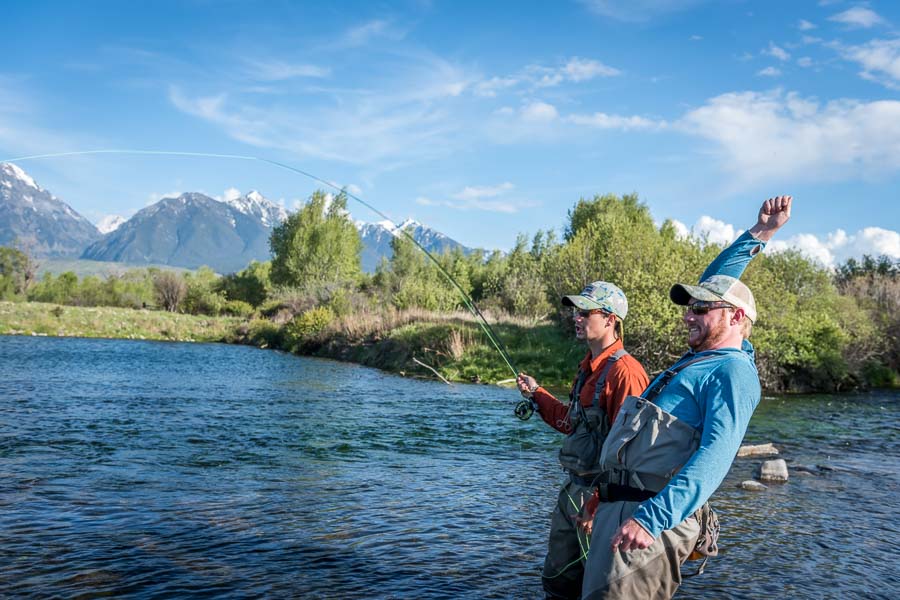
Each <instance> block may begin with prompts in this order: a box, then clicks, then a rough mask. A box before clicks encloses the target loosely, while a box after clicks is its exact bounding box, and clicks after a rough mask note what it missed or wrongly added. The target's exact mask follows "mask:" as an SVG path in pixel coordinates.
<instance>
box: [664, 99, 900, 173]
mask: <svg viewBox="0 0 900 600" xmlns="http://www.w3.org/2000/svg"><path fill="white" fill-rule="evenodd" d="M677 127H678V128H681V129H682V130H684V131H686V132H688V133H691V134H693V135H697V136H699V137H701V138H705V139H707V140H709V141H710V142H712V143H713V144H715V145H716V146H717V147H718V148H719V150H721V151H722V154H721V155H720V158H721V162H722V164H723V166H724V167H725V168H726V169H728V170H731V171H733V172H734V173H735V174H736V176H737V178H736V180H738V181H739V182H740V183H746V182H748V181H772V180H785V179H790V180H793V181H797V180H801V179H810V178H826V179H835V178H840V177H842V176H847V175H855V176H858V175H863V176H870V175H873V174H878V173H883V172H891V171H895V170H897V169H898V168H900V101H896V100H882V101H875V102H860V101H857V100H833V101H830V102H828V103H826V104H824V105H823V104H820V103H819V102H818V101H817V100H815V99H804V98H801V97H800V96H799V95H797V94H795V93H788V94H785V93H783V92H781V91H779V90H776V91H774V92H770V93H756V92H740V93H729V94H723V95H721V96H716V97H715V98H712V99H710V100H709V101H707V103H706V104H705V105H704V106H702V107H700V108H698V109H695V110H692V111H690V112H688V113H687V114H686V115H685V116H684V117H683V118H682V119H681V120H680V121H679V122H678V123H677Z"/></svg>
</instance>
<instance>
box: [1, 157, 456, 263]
mask: <svg viewBox="0 0 900 600" xmlns="http://www.w3.org/2000/svg"><path fill="white" fill-rule="evenodd" d="M287 216H288V213H287V211H286V210H285V209H284V208H283V207H282V206H280V205H278V204H275V203H274V202H271V201H269V200H267V199H266V198H265V197H263V195H262V194H260V193H259V192H256V191H251V192H249V193H247V194H245V195H243V196H240V197H237V198H226V199H224V200H218V199H215V198H211V197H209V196H206V195H204V194H200V193H194V192H189V193H185V194H181V195H180V196H178V197H177V198H163V199H162V200H160V201H159V202H156V203H155V204H152V205H150V206H148V207H146V208H144V209H142V210H140V211H138V212H137V213H135V214H134V215H133V216H132V217H131V218H130V219H128V220H125V219H123V218H122V217H117V216H110V217H105V218H104V219H103V220H102V221H101V222H100V223H99V225H98V226H94V225H93V224H92V223H91V222H90V221H88V220H87V219H85V218H84V217H83V216H81V215H79V214H78V213H77V212H76V211H75V210H73V209H72V208H71V207H70V206H68V205H67V204H66V203H65V202H63V201H62V200H60V199H58V198H56V197H55V196H53V195H52V194H51V193H50V192H48V191H46V190H44V189H42V188H41V187H40V186H38V185H37V183H36V182H35V181H34V180H33V179H32V178H31V177H30V176H28V174H26V173H25V172H24V171H23V170H22V169H21V168H19V167H18V166H16V165H13V164H9V163H2V164H0V245H7V246H8V245H17V246H18V247H20V248H23V249H24V250H26V251H27V252H29V253H30V254H31V255H32V256H35V257H38V258H43V257H47V258H61V257H65V258H83V259H90V260H95V261H111V262H122V263H130V264H157V265H160V264H161V265H169V266H175V267H183V268H188V269H195V268H197V267H200V266H202V265H206V266H209V267H211V268H212V269H214V270H215V271H217V272H219V273H231V272H234V271H238V270H241V269H243V268H244V267H246V266H247V264H248V263H249V262H250V261H251V260H260V261H264V260H269V258H271V256H270V253H269V235H270V234H271V231H272V228H273V227H275V226H276V225H277V224H279V223H281V222H282V221H284V220H285V219H286V218H287ZM356 227H357V230H358V231H359V235H360V239H361V241H362V246H363V249H362V255H361V259H362V267H363V270H365V271H368V272H372V271H374V270H375V267H376V266H377V265H378V263H379V262H380V261H381V259H382V258H383V257H387V258H390V256H391V245H390V241H391V239H392V238H393V236H394V235H395V232H396V230H397V229H398V226H395V225H394V224H393V223H391V222H390V221H382V222H379V223H365V222H361V221H358V222H357V223H356ZM399 228H402V229H404V230H406V231H407V232H408V233H410V234H411V235H412V236H413V238H414V239H415V240H416V241H417V242H419V243H420V244H421V245H422V246H423V247H425V248H426V249H427V250H428V251H429V252H432V253H437V254H440V253H442V252H444V251H447V250H450V249H453V248H460V249H462V250H463V251H464V252H470V251H471V249H469V248H466V247H465V246H463V245H462V244H460V243H459V242H456V241H455V240H453V239H451V238H449V237H447V236H445V235H444V234H442V233H440V232H438V231H435V230H433V229H430V228H428V227H426V226H424V225H422V224H421V223H418V222H416V221H413V220H411V219H408V220H407V221H404V222H403V223H402V224H401V225H399Z"/></svg>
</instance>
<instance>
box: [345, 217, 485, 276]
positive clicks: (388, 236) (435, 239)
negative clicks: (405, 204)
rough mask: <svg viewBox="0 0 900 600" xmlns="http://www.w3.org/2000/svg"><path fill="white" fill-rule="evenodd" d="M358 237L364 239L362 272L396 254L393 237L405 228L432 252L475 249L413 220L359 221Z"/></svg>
mask: <svg viewBox="0 0 900 600" xmlns="http://www.w3.org/2000/svg"><path fill="white" fill-rule="evenodd" d="M356 229H357V230H358V231H359V238H360V240H361V241H362V246H363V249H362V268H363V271H367V272H370V273H371V272H373V271H375V268H376V267H377V266H378V263H380V262H381V259H382V257H384V258H388V259H390V258H391V256H393V250H392V249H391V240H392V239H393V238H394V237H395V236H396V235H399V232H398V230H405V231H406V232H407V233H408V234H410V235H411V236H412V237H413V239H414V240H416V241H417V242H419V243H420V244H421V245H422V246H423V247H424V248H425V249H426V250H428V251H429V252H431V253H433V254H442V253H444V252H448V251H450V250H452V249H454V248H460V249H461V250H462V251H463V252H465V253H466V254H468V253H470V252H473V250H472V249H471V248H467V247H466V246H463V245H462V244H460V243H459V242H457V241H456V240H454V239H451V238H449V237H447V236H446V235H444V234H443V233H441V232H439V231H435V230H434V229H431V228H429V227H426V226H425V225H422V224H421V223H419V222H418V221H416V220H414V219H406V220H405V221H403V222H402V223H400V224H399V225H394V223H392V222H390V221H387V220H385V221H378V222H377V223H365V222H363V221H357V222H356Z"/></svg>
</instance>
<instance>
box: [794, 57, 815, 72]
mask: <svg viewBox="0 0 900 600" xmlns="http://www.w3.org/2000/svg"><path fill="white" fill-rule="evenodd" d="M797 65H799V66H801V67H803V68H804V69H806V68H809V67H811V66H813V59H812V58H810V57H808V56H802V57H800V58H798V59H797Z"/></svg>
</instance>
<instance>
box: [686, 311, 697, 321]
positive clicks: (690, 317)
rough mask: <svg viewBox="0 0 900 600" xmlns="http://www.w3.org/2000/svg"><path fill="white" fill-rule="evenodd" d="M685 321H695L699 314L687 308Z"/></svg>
mask: <svg viewBox="0 0 900 600" xmlns="http://www.w3.org/2000/svg"><path fill="white" fill-rule="evenodd" d="M682 319H684V322H685V323H693V322H694V321H696V320H697V315H695V314H694V313H693V312H692V311H690V310H686V311H684V316H683V317H682Z"/></svg>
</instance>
